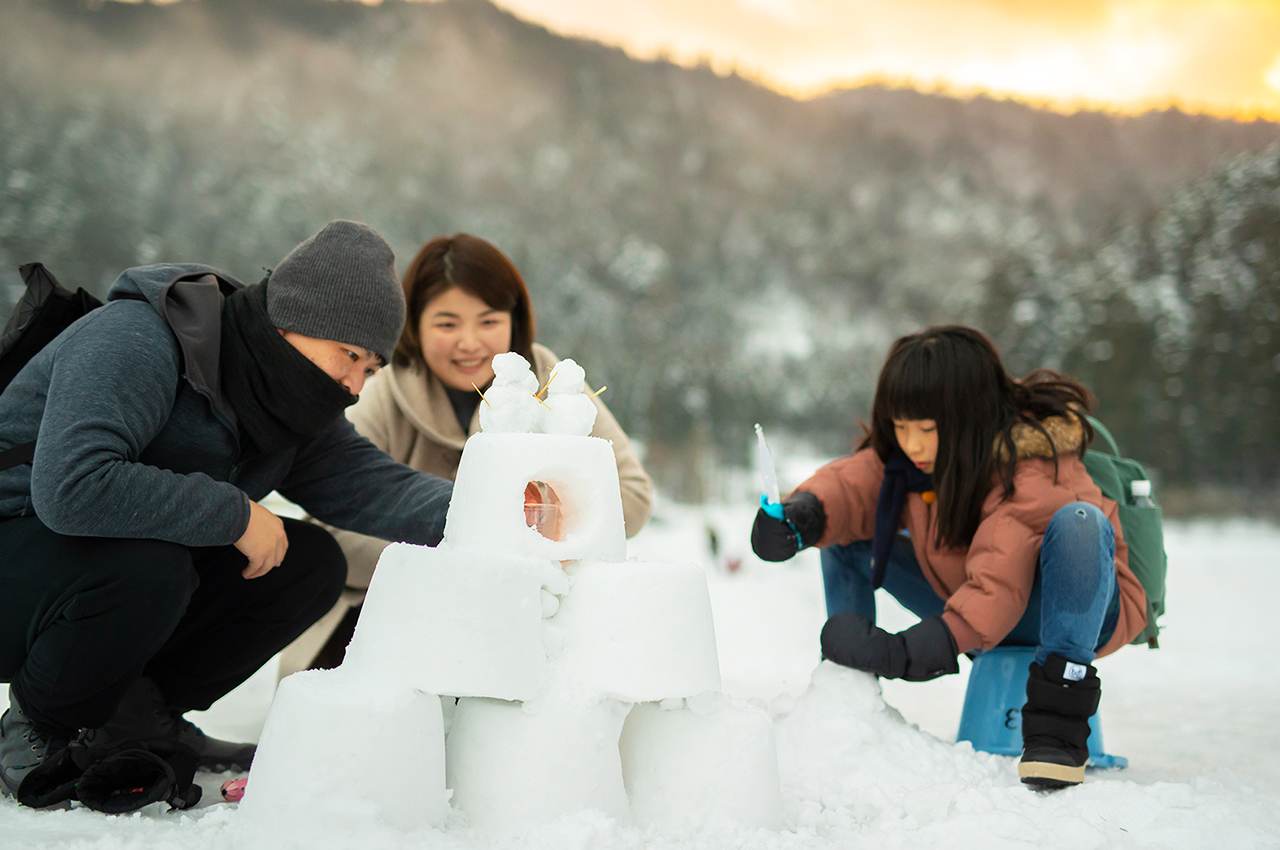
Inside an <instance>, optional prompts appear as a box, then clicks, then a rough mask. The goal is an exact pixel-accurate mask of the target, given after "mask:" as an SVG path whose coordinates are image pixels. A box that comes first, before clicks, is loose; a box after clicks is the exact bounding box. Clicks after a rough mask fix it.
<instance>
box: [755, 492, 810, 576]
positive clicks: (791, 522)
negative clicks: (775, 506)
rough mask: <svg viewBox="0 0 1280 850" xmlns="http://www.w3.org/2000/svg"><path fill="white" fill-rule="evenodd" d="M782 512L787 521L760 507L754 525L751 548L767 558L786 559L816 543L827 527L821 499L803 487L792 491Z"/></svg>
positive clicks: (771, 559)
mask: <svg viewBox="0 0 1280 850" xmlns="http://www.w3.org/2000/svg"><path fill="white" fill-rule="evenodd" d="M782 512H783V515H784V516H786V519H785V520H782V519H775V518H774V517H771V516H769V515H768V514H767V513H765V512H764V508H761V509H760V510H759V511H757V512H756V521H755V524H754V525H752V526H751V550H752V551H753V552H755V553H756V554H757V555H759V556H760V557H761V558H763V559H764V560H766V561H785V560H787V558H790V557H792V556H793V555H795V554H796V553H797V552H799V551H800V550H801V549H803V548H804V547H806V546H812V545H813V544H814V543H817V542H818V538H820V537H822V532H823V530H824V529H825V528H826V527H827V514H826V512H825V511H824V510H823V509H822V502H820V501H819V500H818V497H817V496H815V495H813V494H812V493H806V492H804V491H803V490H801V491H797V492H795V493H792V494H791V495H790V496H788V497H787V498H786V500H785V501H784V502H783V503H782ZM793 527H794V529H795V530H794V531H792V528H793ZM797 534H798V535H799V537H798V538H797V536H796V535H797Z"/></svg>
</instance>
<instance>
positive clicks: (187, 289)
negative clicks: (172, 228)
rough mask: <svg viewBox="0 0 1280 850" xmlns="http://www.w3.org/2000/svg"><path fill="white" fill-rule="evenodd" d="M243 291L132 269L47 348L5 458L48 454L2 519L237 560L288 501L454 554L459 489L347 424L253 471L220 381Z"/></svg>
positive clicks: (340, 421) (228, 283) (15, 410)
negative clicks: (232, 314) (451, 511)
mask: <svg viewBox="0 0 1280 850" xmlns="http://www.w3.org/2000/svg"><path fill="white" fill-rule="evenodd" d="M240 285H241V284H239V283H238V282H237V281H235V280H234V279H232V278H230V277H228V276H227V275H225V274H222V273H221V272H218V271H216V270H215V269H212V268H209V267H208V266H199V265H155V266H143V267H141V268H134V269H128V270H127V271H125V272H124V273H123V274H121V275H120V277H119V279H117V280H116V282H115V284H113V285H112V287H111V291H110V292H109V294H108V296H107V303H106V305H105V306H103V307H101V308H99V309H97V310H95V311H93V312H92V313H90V314H88V315H87V316H85V317H84V318H82V319H80V320H79V321H77V322H76V323H75V324H73V325H72V326H71V327H69V328H67V330H65V331H64V332H63V333H62V334H61V335H59V336H58V337H57V338H56V339H54V340H53V341H52V342H50V343H49V344H48V345H47V346H45V347H44V349H42V350H41V351H40V353H39V354H37V355H36V356H35V357H34V358H33V359H32V360H31V362H29V363H28V364H27V365H26V366H25V367H24V368H23V370H22V371H21V372H19V373H18V375H17V376H16V377H15V378H14V379H13V381H12V383H10V384H9V386H8V387H7V388H6V389H5V391H4V393H3V394H2V395H0V450H3V449H6V448H9V447H11V446H16V445H21V444H23V443H27V442H30V441H31V440H35V441H36V450H35V458H34V460H33V461H32V463H30V464H23V465H21V466H17V467H13V468H11V469H7V470H4V471H0V519H3V518H4V517H15V516H30V515H31V514H33V513H34V514H35V515H36V516H37V517H39V518H40V520H41V522H43V523H44V524H45V525H46V526H48V527H49V528H50V529H52V530H53V531H55V532H58V533H59V534H68V535H77V536H98V537H129V538H147V539H155V540H167V541H170V542H173V543H180V544H183V545H185V546H225V545H229V544H232V543H235V542H236V541H237V540H239V539H240V537H241V536H242V535H243V534H244V532H245V529H246V528H247V527H248V522H249V512H248V500H249V499H253V500H255V501H257V500H259V499H261V498H262V497H264V496H266V495H267V494H268V493H270V492H271V491H272V490H278V491H280V493H281V494H283V495H284V496H285V497H286V498H288V499H290V500H291V501H293V502H296V503H297V504H298V505H300V506H302V508H304V509H305V510H306V511H307V512H308V513H310V514H311V515H312V516H314V517H316V518H317V519H320V520H323V521H324V522H327V523H329V524H330V525H334V526H337V527H339V528H345V529H349V530H351V531H357V532H360V533H362V534H368V535H372V536H375V537H381V538H383V539H386V540H401V541H405V542H408V543H419V544H425V545H435V544H436V543H438V542H439V541H440V539H441V537H442V536H443V533H444V520H445V514H446V512H447V511H448V507H449V498H450V496H451V495H452V492H453V486H452V484H451V483H450V482H448V481H446V480H444V479H442V478H438V477H436V476H433V475H428V474H426V473H420V472H416V471H414V470H413V469H411V468H409V467H408V466H405V465H403V464H399V463H396V462H395V461H393V460H392V459H391V458H390V457H388V456H387V455H386V454H385V453H383V452H382V451H381V450H379V449H378V448H377V447H375V446H374V445H373V444H372V443H370V442H369V441H368V440H367V439H365V438H364V437H361V436H360V435H359V434H357V433H356V431H355V429H354V428H352V427H351V424H350V423H349V422H347V420H346V418H345V417H342V416H339V417H337V418H336V419H335V420H334V422H333V423H332V424H331V425H329V426H328V427H327V428H325V429H324V430H323V431H322V432H321V433H320V434H318V435H317V436H316V437H314V438H313V439H311V440H309V441H307V442H305V443H303V444H302V445H300V446H298V447H297V448H293V449H287V450H282V451H277V452H270V453H266V454H259V455H256V456H253V457H240V441H239V437H238V429H237V427H236V421H235V413H234V411H232V409H231V407H230V404H229V403H228V402H227V400H226V398H225V397H224V396H223V395H222V393H221V392H220V391H219V379H218V355H219V347H220V342H219V340H220V327H221V305H222V299H223V296H224V295H225V294H227V293H230V292H232V291H234V289H235V288H236V287H239V286H240Z"/></svg>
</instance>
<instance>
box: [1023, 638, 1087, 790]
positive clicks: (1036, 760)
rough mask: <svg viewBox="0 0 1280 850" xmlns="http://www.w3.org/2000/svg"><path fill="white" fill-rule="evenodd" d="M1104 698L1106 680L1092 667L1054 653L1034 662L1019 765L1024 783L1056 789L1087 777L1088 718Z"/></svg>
mask: <svg viewBox="0 0 1280 850" xmlns="http://www.w3.org/2000/svg"><path fill="white" fill-rule="evenodd" d="M1101 698H1102V683H1101V682H1100V681H1099V680H1098V671H1097V670H1096V669H1094V668H1093V667H1092V666H1091V665H1088V664H1075V663H1073V662H1070V661H1067V660H1066V659H1065V658H1063V657H1062V656H1060V655H1050V656H1049V657H1048V658H1047V659H1045V662H1044V666H1041V665H1039V664H1036V663H1035V662H1034V661H1033V662H1031V672H1030V675H1029V676H1028V677H1027V704H1026V705H1025V706H1023V709H1022V761H1021V762H1020V763H1019V764H1018V777H1019V778H1020V779H1021V780H1022V782H1023V784H1025V785H1029V786H1031V787H1033V788H1038V789H1053V788H1065V787H1067V786H1069V785H1079V784H1080V783H1081V782H1083V781H1084V768H1085V765H1086V764H1088V762H1089V718H1090V717H1093V715H1094V712H1096V711H1097V710H1098V701H1099V700H1100V699H1101Z"/></svg>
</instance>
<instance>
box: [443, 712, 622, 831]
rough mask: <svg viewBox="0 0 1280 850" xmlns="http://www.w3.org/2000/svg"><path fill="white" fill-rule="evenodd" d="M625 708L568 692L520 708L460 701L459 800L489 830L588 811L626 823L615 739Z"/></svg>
mask: <svg viewBox="0 0 1280 850" xmlns="http://www.w3.org/2000/svg"><path fill="white" fill-rule="evenodd" d="M628 709H630V705H627V704H624V703H619V702H615V701H613V700H591V699H581V698H577V697H575V696H565V695H561V696H560V697H559V698H556V699H550V698H540V699H539V700H538V703H537V704H536V705H535V704H525V705H523V706H521V705H520V704H518V703H512V702H500V701H498V700H490V699H460V700H458V707H457V709H456V711H455V712H454V715H453V726H452V728H451V730H450V732H449V740H448V744H447V764H448V785H449V787H450V788H451V789H453V800H454V803H455V804H456V805H457V807H458V808H459V809H460V810H461V811H463V812H465V813H466V815H467V817H468V818H469V820H470V821H471V824H472V825H473V826H476V827H479V828H481V829H488V830H503V829H509V828H512V827H516V826H521V825H524V824H528V823H536V822H546V821H550V820H554V819H556V818H558V817H560V816H561V815H565V814H569V813H571V812H578V811H582V810H584V809H597V810H599V811H602V812H604V813H605V814H607V815H609V816H610V817H613V818H617V819H618V820H625V819H626V818H627V814H628V808H627V797H626V792H625V791H624V790H623V784H622V764H621V761H620V757H619V755H618V736H619V734H620V733H621V731H622V724H623V721H624V720H625V719H626V716H627V711H628Z"/></svg>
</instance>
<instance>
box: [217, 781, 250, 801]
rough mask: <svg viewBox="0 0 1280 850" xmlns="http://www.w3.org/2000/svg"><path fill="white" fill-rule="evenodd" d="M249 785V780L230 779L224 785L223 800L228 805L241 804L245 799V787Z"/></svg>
mask: <svg viewBox="0 0 1280 850" xmlns="http://www.w3.org/2000/svg"><path fill="white" fill-rule="evenodd" d="M248 784H249V780H248V779H228V780H227V781H226V782H224V783H222V799H224V800H226V801H227V802H228V803H238V802H240V800H241V799H243V798H244V786H246V785H248Z"/></svg>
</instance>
